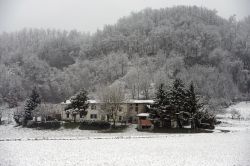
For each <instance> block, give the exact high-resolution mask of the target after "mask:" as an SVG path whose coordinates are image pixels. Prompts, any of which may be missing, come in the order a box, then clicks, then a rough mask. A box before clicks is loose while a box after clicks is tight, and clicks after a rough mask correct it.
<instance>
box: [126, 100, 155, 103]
mask: <svg viewBox="0 0 250 166" xmlns="http://www.w3.org/2000/svg"><path fill="white" fill-rule="evenodd" d="M127 103H138V104H153V103H154V100H128V101H127Z"/></svg>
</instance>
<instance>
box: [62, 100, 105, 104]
mask: <svg viewBox="0 0 250 166" xmlns="http://www.w3.org/2000/svg"><path fill="white" fill-rule="evenodd" d="M88 102H89V103H90V104H94V103H100V102H98V101H96V100H88ZM70 103H71V102H70V100H66V101H65V102H62V103H61V104H70Z"/></svg>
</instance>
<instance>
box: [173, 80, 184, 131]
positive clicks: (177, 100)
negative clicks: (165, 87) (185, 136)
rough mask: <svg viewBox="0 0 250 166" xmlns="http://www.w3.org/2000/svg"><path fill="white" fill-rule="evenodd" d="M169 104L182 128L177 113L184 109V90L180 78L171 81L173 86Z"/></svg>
mask: <svg viewBox="0 0 250 166" xmlns="http://www.w3.org/2000/svg"><path fill="white" fill-rule="evenodd" d="M170 105H171V110H172V115H176V118H177V123H178V126H179V127H180V128H182V122H181V119H180V116H179V115H180V113H182V112H184V111H185V105H186V90H185V88H184V84H183V83H182V81H181V80H180V79H175V81H174V83H173V87H172V89H171V92H170Z"/></svg>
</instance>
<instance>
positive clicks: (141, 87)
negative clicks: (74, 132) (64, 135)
mask: <svg viewBox="0 0 250 166" xmlns="http://www.w3.org/2000/svg"><path fill="white" fill-rule="evenodd" d="M249 71H250V16H248V17H247V18H245V19H243V20H240V21H238V20H236V17H235V16H232V17H230V18H229V19H224V18H222V17H220V16H218V15H217V14H216V11H214V10H208V9H206V8H200V7H195V6H194V7H185V6H178V7H173V8H164V9H159V10H154V9H150V8H148V9H144V10H143V11H141V12H138V13H131V15H129V16H127V17H123V18H121V19H120V20H118V22H117V23H116V24H115V25H106V26H105V27H104V28H103V30H98V31H97V32H96V33H94V34H88V33H83V32H78V31H75V30H72V31H69V32H68V31H58V30H50V29H46V30H45V29H23V30H21V31H18V32H13V33H2V34H0V73H1V75H0V103H3V102H7V103H9V104H10V106H14V105H15V102H16V101H23V100H25V98H26V97H27V96H28V94H29V93H30V92H31V89H32V87H34V86H35V87H37V89H38V91H39V93H40V94H41V96H42V100H43V101H45V102H53V103H56V102H61V101H63V100H65V99H68V98H69V97H70V96H72V95H74V94H75V93H76V92H77V91H79V90H80V89H81V88H85V89H87V90H88V91H89V93H90V94H92V95H90V98H91V96H92V97H93V96H94V95H95V94H96V93H97V92H98V89H100V88H102V87H105V86H108V85H111V84H114V83H117V82H119V83H121V84H122V85H123V86H124V87H125V89H126V95H127V98H136V99H137V98H140V99H148V98H152V97H154V96H153V95H154V94H155V89H157V88H158V87H159V85H160V84H161V83H164V84H165V85H170V84H172V82H173V80H174V79H175V78H179V79H181V80H182V81H183V82H185V84H186V85H189V83H190V82H191V81H192V82H193V84H194V86H195V88H196V89H197V92H198V93H199V94H200V95H202V96H205V99H206V101H207V102H209V103H210V104H213V105H216V104H228V103H230V102H231V101H234V100H245V99H249V96H250V72H249ZM13 103H14V104H13Z"/></svg>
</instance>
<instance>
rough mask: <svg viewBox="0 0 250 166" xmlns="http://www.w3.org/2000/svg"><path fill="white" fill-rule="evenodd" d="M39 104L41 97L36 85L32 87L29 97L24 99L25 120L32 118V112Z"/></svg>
mask: <svg viewBox="0 0 250 166" xmlns="http://www.w3.org/2000/svg"><path fill="white" fill-rule="evenodd" d="M39 104H41V98H40V95H39V94H38V92H37V89H36V87H35V88H33V89H32V93H31V95H30V97H29V98H28V99H27V100H26V103H25V106H24V110H25V112H24V119H25V122H27V120H32V112H33V111H34V110H35V108H36V107H37V106H38V105H39Z"/></svg>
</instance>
